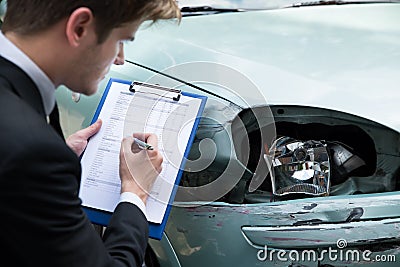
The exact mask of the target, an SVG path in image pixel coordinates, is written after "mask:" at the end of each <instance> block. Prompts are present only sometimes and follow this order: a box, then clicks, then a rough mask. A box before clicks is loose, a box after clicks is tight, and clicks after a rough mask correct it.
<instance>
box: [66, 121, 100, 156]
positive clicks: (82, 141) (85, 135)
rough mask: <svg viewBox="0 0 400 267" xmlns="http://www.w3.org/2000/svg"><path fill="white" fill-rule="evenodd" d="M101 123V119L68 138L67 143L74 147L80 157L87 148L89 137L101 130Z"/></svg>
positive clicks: (73, 149)
mask: <svg viewBox="0 0 400 267" xmlns="http://www.w3.org/2000/svg"><path fill="white" fill-rule="evenodd" d="M101 124H102V122H101V120H97V121H96V122H95V123H93V124H92V125H90V126H89V127H87V128H85V129H82V130H80V131H77V132H76V133H74V134H72V135H70V136H69V137H68V138H67V140H66V143H67V145H68V146H69V147H70V148H71V149H72V151H74V152H75V154H76V155H77V156H78V157H80V156H81V154H82V152H83V151H84V150H85V148H86V146H87V143H88V139H89V138H90V137H91V136H93V135H94V134H96V133H97V132H98V131H99V130H100V128H101Z"/></svg>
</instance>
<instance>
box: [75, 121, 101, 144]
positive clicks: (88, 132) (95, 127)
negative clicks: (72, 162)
mask: <svg viewBox="0 0 400 267" xmlns="http://www.w3.org/2000/svg"><path fill="white" fill-rule="evenodd" d="M101 125H102V121H101V119H98V120H97V121H96V122H95V123H93V124H92V125H90V126H89V127H87V128H85V129H82V130H80V134H81V136H82V137H83V138H84V139H89V138H90V137H91V136H93V135H94V134H96V133H97V132H98V131H100V128H101Z"/></svg>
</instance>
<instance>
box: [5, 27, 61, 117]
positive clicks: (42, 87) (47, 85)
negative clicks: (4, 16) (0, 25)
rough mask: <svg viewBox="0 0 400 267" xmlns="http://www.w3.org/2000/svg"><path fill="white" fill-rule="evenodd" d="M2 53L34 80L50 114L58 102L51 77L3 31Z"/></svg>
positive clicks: (47, 113)
mask: <svg viewBox="0 0 400 267" xmlns="http://www.w3.org/2000/svg"><path fill="white" fill-rule="evenodd" d="M0 55H1V56H2V57H4V58H5V59H7V60H9V61H11V62H12V63H14V64H15V65H17V66H18V67H20V68H21V69H22V70H23V71H24V72H26V74H28V76H29V77H30V78H31V79H32V80H33V82H34V83H35V84H36V86H37V88H38V89H39V93H40V95H41V97H42V102H43V106H44V111H45V112H46V115H49V114H50V112H51V111H52V110H53V108H54V105H55V102H56V96H55V89H56V88H55V86H54V84H53V82H52V81H51V80H50V78H49V77H48V76H47V75H46V74H45V73H44V72H43V71H42V70H41V69H40V68H39V67H38V66H37V65H36V64H35V63H34V62H33V61H32V60H31V59H30V58H29V57H28V56H27V55H26V54H25V53H24V52H22V51H21V50H20V49H19V48H18V47H17V46H15V45H14V44H13V43H12V42H11V41H10V40H8V39H7V37H5V36H4V34H3V33H2V32H1V31H0Z"/></svg>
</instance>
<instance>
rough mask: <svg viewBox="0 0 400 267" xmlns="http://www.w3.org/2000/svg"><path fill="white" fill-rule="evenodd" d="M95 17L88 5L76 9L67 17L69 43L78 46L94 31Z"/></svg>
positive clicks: (66, 32)
mask: <svg viewBox="0 0 400 267" xmlns="http://www.w3.org/2000/svg"><path fill="white" fill-rule="evenodd" d="M94 30H95V25H94V17H93V13H92V11H91V10H90V9H89V8H87V7H80V8H77V9H75V10H74V12H72V14H71V15H70V16H69V17H68V19H67V24H66V29H65V34H66V37H67V40H68V42H69V44H70V45H71V46H73V47H78V46H79V45H80V44H81V43H82V41H83V40H84V39H85V37H87V36H88V34H89V33H90V31H93V32H94Z"/></svg>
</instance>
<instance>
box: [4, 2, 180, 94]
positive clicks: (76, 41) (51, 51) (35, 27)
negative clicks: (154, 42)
mask: <svg viewBox="0 0 400 267" xmlns="http://www.w3.org/2000/svg"><path fill="white" fill-rule="evenodd" d="M179 17H180V11H179V8H178V6H177V4H176V2H175V0H103V1H99V0H29V1H26V0H8V1H7V11H6V16H5V18H4V23H3V25H2V32H3V33H4V34H5V35H6V36H7V37H8V38H9V39H10V40H11V41H12V42H14V43H15V44H16V45H17V46H18V47H19V48H20V49H21V50H23V51H24V52H25V53H26V54H27V55H28V56H29V57H31V59H32V60H33V61H35V63H36V64H37V65H38V66H39V67H40V68H41V69H42V70H43V71H44V72H45V73H46V74H47V75H48V76H49V77H50V79H51V80H52V81H53V82H54V84H55V85H56V86H58V85H62V84H63V85H66V86H67V87H69V88H70V89H71V90H73V91H75V92H80V93H83V94H86V95H90V94H93V93H95V92H96V90H97V86H98V83H99V82H100V81H101V79H102V78H104V76H105V74H106V73H107V72H108V71H109V68H110V66H111V64H112V63H113V62H114V63H118V64H121V63H123V58H122V59H121V58H120V57H121V55H123V51H122V50H123V45H122V43H123V41H129V40H133V38H134V35H135V33H136V31H137V29H138V27H139V26H140V24H141V23H142V22H144V21H146V20H151V21H157V20H159V19H170V18H179ZM117 56H118V57H117Z"/></svg>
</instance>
